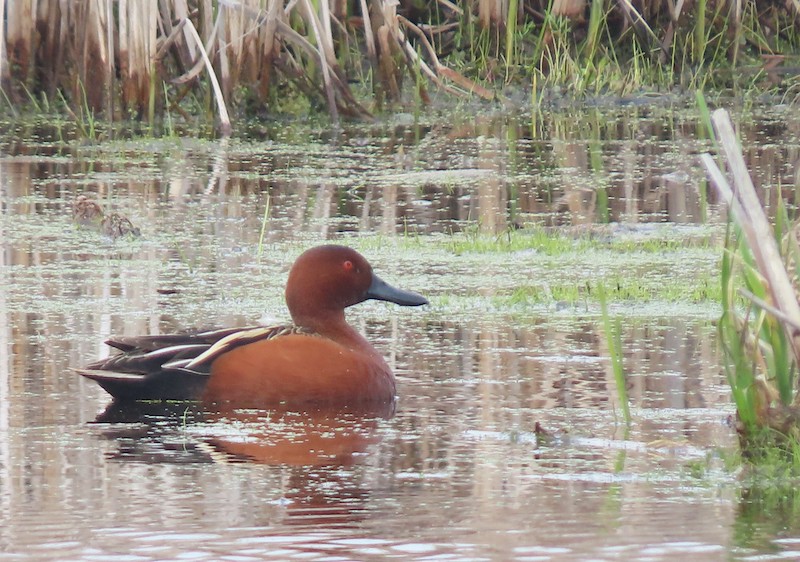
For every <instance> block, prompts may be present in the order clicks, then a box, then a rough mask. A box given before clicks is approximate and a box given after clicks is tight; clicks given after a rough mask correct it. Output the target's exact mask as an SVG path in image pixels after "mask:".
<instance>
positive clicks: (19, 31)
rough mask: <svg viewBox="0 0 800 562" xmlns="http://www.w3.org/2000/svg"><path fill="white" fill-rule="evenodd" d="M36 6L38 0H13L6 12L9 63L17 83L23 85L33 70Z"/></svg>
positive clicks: (0, 22)
mask: <svg viewBox="0 0 800 562" xmlns="http://www.w3.org/2000/svg"><path fill="white" fill-rule="evenodd" d="M35 6H36V0H13V1H12V2H9V3H8V6H7V10H6V13H7V18H8V19H7V20H6V33H7V41H8V62H9V66H10V67H13V68H15V69H16V72H17V81H18V82H19V83H22V84H26V83H27V82H28V80H29V78H30V76H31V73H32V70H33V50H34V47H33V38H34V37H35V36H36V35H35V30H34V25H35V21H36V20H35V19H34V14H35V13H36V10H35ZM0 25H2V21H0Z"/></svg>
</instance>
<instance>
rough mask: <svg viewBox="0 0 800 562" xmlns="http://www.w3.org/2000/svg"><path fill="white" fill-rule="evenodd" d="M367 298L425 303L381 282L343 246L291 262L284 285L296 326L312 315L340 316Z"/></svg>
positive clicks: (310, 252)
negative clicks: (345, 310)
mask: <svg viewBox="0 0 800 562" xmlns="http://www.w3.org/2000/svg"><path fill="white" fill-rule="evenodd" d="M368 299H375V300H382V301H389V302H393V303H395V304H399V305H401V306H420V305H423V304H428V300H427V299H426V298H425V297H423V296H422V295H420V294H418V293H414V292H412V291H404V290H402V289H398V288H396V287H392V286H391V285H389V284H388V283H386V282H385V281H383V280H382V279H381V278H380V277H378V276H377V275H375V274H374V273H373V272H372V266H370V264H369V262H368V261H367V260H366V259H365V258H364V256H362V255H361V254H359V253H358V252H356V251H355V250H353V249H352V248H347V247H345V246H337V245H332V244H331V245H325V246H317V247H315V248H311V249H310V250H307V251H305V252H304V253H303V254H301V255H300V257H298V258H297V260H296V261H295V262H294V265H293V266H292V269H291V271H290V272H289V279H288V280H287V282H286V304H287V305H288V307H289V312H290V313H291V315H292V319H293V320H294V321H295V323H297V324H299V325H304V324H305V322H306V321H307V319H308V318H313V317H314V316H324V315H328V314H330V313H337V312H338V313H341V312H342V311H343V310H344V309H345V308H347V307H348V306H352V305H354V304H358V303H360V302H364V301H365V300H368Z"/></svg>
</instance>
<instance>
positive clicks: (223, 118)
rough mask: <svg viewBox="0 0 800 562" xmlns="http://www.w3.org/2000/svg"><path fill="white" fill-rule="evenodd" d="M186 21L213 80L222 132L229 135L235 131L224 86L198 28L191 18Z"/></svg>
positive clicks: (209, 76)
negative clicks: (221, 85) (226, 103)
mask: <svg viewBox="0 0 800 562" xmlns="http://www.w3.org/2000/svg"><path fill="white" fill-rule="evenodd" d="M185 21H186V28H187V29H188V31H189V34H190V35H191V37H192V39H194V41H195V44H196V45H197V48H198V50H199V51H200V56H201V57H203V61H204V62H205V65H206V70H207V71H208V78H209V80H211V87H212V88H213V89H214V99H216V101H217V109H218V110H219V120H220V132H221V133H222V135H223V136H226V137H228V136H230V135H231V133H232V132H233V128H232V127H231V119H230V117H229V116H228V109H227V108H226V107H225V98H224V97H223V96H222V88H220V86H219V81H218V80H217V75H216V74H215V73H214V67H213V66H212V64H211V60H210V59H209V58H208V53H206V50H205V48H204V47H203V41H202V40H201V39H200V35H199V34H198V33H197V29H195V27H194V24H193V23H192V22H191V20H189V19H187V20H185Z"/></svg>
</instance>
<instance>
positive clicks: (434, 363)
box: [0, 107, 800, 560]
mask: <svg viewBox="0 0 800 562" xmlns="http://www.w3.org/2000/svg"><path fill="white" fill-rule="evenodd" d="M548 119H549V120H548V121H546V122H541V123H538V124H536V125H535V126H531V124H530V120H526V121H523V122H517V121H514V120H512V119H509V118H508V117H506V116H501V115H486V116H480V115H479V116H478V117H477V118H475V117H474V116H471V117H470V119H469V120H465V121H464V122H458V120H457V119H456V122H453V120H452V119H451V120H450V121H447V124H442V123H441V122H433V123H432V124H420V125H419V126H415V125H413V124H412V123H408V122H398V123H395V124H384V125H376V126H374V127H371V128H369V129H366V130H365V129H363V128H353V129H352V130H347V131H345V133H344V134H343V135H341V136H339V137H335V138H330V137H329V136H328V135H326V134H316V133H315V132H314V131H311V130H302V129H299V130H297V129H292V130H287V131H283V132H281V133H276V134H274V135H271V136H270V138H266V139H263V140H258V141H257V140H247V141H244V140H231V141H227V142H225V141H197V140H191V139H168V140H152V141H146V140H145V141H135V142H128V141H116V142H106V143H101V144H99V145H92V144H79V143H75V144H61V143H59V142H55V141H54V140H52V138H51V137H48V136H47V135H50V134H51V133H49V132H48V131H49V130H48V129H43V130H44V133H45V136H44V137H41V136H40V137H38V138H37V137H36V134H35V133H37V131H36V130H29V131H24V132H25V133H27V138H25V139H22V140H19V139H17V138H16V137H10V136H6V137H5V138H6V140H5V141H4V142H3V144H2V146H0V148H2V151H3V154H4V156H3V157H2V158H0V196H1V197H2V214H0V236H1V237H2V238H0V258H1V260H0V314H2V322H0V517H2V525H0V560H2V559H9V560H45V559H58V560H108V559H109V558H112V557H113V558H114V559H117V560H171V559H179V560H187V559H188V560H263V559H270V560H289V559H302V560H372V559H384V558H397V559H414V560H512V559H514V560H586V559H594V560H629V559H638V560H672V559H674V558H676V557H684V558H689V559H705V560H729V559H742V560H747V559H758V560H767V559H772V558H776V559H777V558H784V559H785V558H796V557H798V556H800V523H798V521H797V520H796V518H795V517H794V516H793V514H794V513H796V507H795V505H796V503H795V502H794V501H793V498H792V497H788V498H786V499H784V500H783V501H774V499H772V498H769V497H764V495H763V494H760V493H759V490H754V489H752V488H750V487H749V486H748V485H747V484H746V483H745V481H744V480H743V479H741V478H740V475H739V474H738V472H737V471H736V470H735V468H731V463H730V462H729V461H728V459H729V458H730V457H732V456H733V455H734V452H735V445H736V443H735V441H736V440H735V435H734V433H733V431H732V429H731V428H730V426H729V423H728V418H729V416H730V415H731V414H732V412H733V409H732V407H731V405H730V399H729V396H728V391H727V388H726V383H725V378H724V374H723V373H722V371H721V368H720V364H719V354H718V350H717V344H716V334H715V328H714V325H713V323H714V320H715V318H716V315H717V305H716V304H715V303H714V302H709V301H707V300H702V299H700V300H697V301H691V300H687V299H674V300H669V299H663V298H661V299H654V300H647V299H645V300H635V301H619V302H615V303H614V304H613V306H612V313H613V314H614V315H615V316H616V317H619V318H620V320H621V326H622V339H623V345H624V350H625V358H624V364H625V368H626V371H627V372H628V375H629V377H630V381H629V394H630V399H631V406H632V417H633V423H632V425H631V427H630V429H629V430H626V428H625V425H624V423H622V420H621V418H620V413H619V405H618V403H617V398H616V390H615V384H614V379H613V375H612V372H611V369H610V367H609V363H608V361H607V359H606V357H607V353H608V352H607V346H606V343H605V342H606V340H605V334H604V333H603V330H602V327H601V323H600V321H599V317H598V312H597V307H596V305H594V304H592V302H590V301H589V300H587V301H586V302H581V301H578V303H569V302H564V301H562V300H560V299H559V298H557V297H555V296H553V297H549V298H548V297H547V296H546V295H548V294H549V293H548V290H549V289H552V288H553V287H554V286H555V285H559V286H563V285H565V284H566V285H569V284H574V285H575V286H578V287H585V286H587V284H591V283H593V282H595V281H596V280H597V279H612V280H613V279H618V280H624V279H630V278H639V279H641V280H642V283H658V282H667V280H668V279H670V278H672V277H677V278H682V277H681V276H686V278H687V279H689V278H693V277H698V276H700V277H703V276H709V277H713V275H714V273H715V272H716V267H717V260H718V257H719V248H718V247H717V246H716V244H714V243H711V244H710V245H708V244H706V245H704V244H702V243H701V244H698V243H697V240H707V239H711V240H714V239H716V238H718V237H719V235H720V232H721V230H722V226H721V225H723V224H724V220H725V216H724V210H722V209H719V208H718V207H717V205H715V204H714V198H713V197H711V196H706V195H705V186H704V185H703V182H702V173H701V170H700V168H699V166H698V163H697V162H696V160H695V158H694V155H695V154H696V153H697V152H699V151H702V150H705V149H706V148H707V147H708V142H707V141H704V140H702V139H698V138H697V133H696V131H698V130H699V127H698V125H697V119H696V118H695V117H694V116H693V115H692V114H691V113H690V112H686V111H678V110H671V109H665V108H625V109H620V110H618V111H616V112H605V113H603V114H602V115H601V114H596V113H594V112H592V111H587V112H585V113H576V114H574V115H557V116H554V117H552V118H548ZM743 123H745V125H743V136H744V137H745V139H746V143H747V153H748V158H749V161H750V164H751V166H752V167H753V170H754V175H755V177H756V181H757V183H758V184H759V185H760V186H761V187H762V188H763V189H764V194H765V200H766V201H768V202H770V201H773V202H774V200H775V192H776V191H777V189H776V188H777V187H778V186H780V187H781V188H782V189H783V191H784V194H785V195H786V196H787V197H788V198H789V199H790V202H791V201H793V193H794V190H796V189H797V188H798V187H799V186H800V182H798V180H797V178H798V165H797V164H798V155H799V154H800V151H798V139H797V132H798V131H799V130H800V123H799V122H798V121H797V120H796V116H794V115H792V114H791V112H790V111H788V110H786V109H783V108H781V107H778V108H772V110H771V111H770V112H769V113H767V112H759V113H756V114H753V115H748V117H747V118H746V119H745V120H744V121H743ZM80 193H89V194H92V195H94V196H96V197H97V198H98V199H99V200H101V202H102V203H103V204H104V205H106V206H107V207H109V208H110V209H111V210H115V211H118V212H122V213H124V214H126V215H127V216H129V217H130V218H131V220H133V222H134V223H136V224H137V226H139V227H140V228H141V230H142V233H143V235H142V237H141V238H139V239H127V238H125V239H119V240H116V241H113V240H111V239H109V238H106V237H104V236H102V235H100V234H98V233H97V232H95V231H94V230H92V229H88V228H79V227H76V226H75V225H74V224H73V222H72V216H71V204H72V201H73V200H74V198H75V197H76V196H77V195H78V194H80ZM265 212H266V214H267V216H268V217H269V220H268V225H267V228H266V230H265V235H264V240H263V241H262V242H261V243H260V234H261V225H262V218H263V217H264V215H265ZM609 220H610V221H612V222H613V223H615V224H613V225H610V226H609V225H603V224H600V223H604V222H607V221H609ZM532 225H547V226H552V225H561V226H562V227H564V228H565V229H566V230H563V231H561V232H567V233H568V234H569V235H574V236H576V239H579V238H580V237H582V236H590V237H599V238H601V239H606V238H608V239H609V240H618V239H620V238H625V237H628V238H630V239H632V240H641V239H642V238H645V239H646V238H648V237H663V238H664V239H669V240H675V239H677V240H679V241H684V242H685V246H686V248H685V250H681V251H674V250H672V251H667V250H665V251H664V252H658V251H656V252H640V251H633V252H629V253H624V252H623V253H620V252H616V251H612V250H608V251H604V250H594V251H593V253H592V254H589V255H587V254H586V253H585V252H584V253H582V252H580V251H579V250H576V251H575V252H565V253H560V254H558V255H554V256H550V255H548V253H547V252H546V251H544V250H541V249H539V250H537V249H535V248H530V249H521V250H517V251H511V252H482V251H477V250H475V249H474V248H473V249H469V248H466V249H465V247H464V246H459V245H457V244H456V242H458V243H463V242H464V241H465V240H466V241H469V240H479V239H480V237H481V236H482V234H481V232H482V233H484V235H485V236H490V235H491V234H492V233H499V235H500V236H506V234H503V232H504V231H506V230H507V229H514V228H517V227H522V228H523V230H524V229H526V228H530V227H531V226H532ZM489 239H491V238H489ZM330 240H333V241H337V242H340V243H346V244H350V245H352V246H354V247H356V248H358V249H359V250H361V251H362V252H363V253H364V254H365V255H366V256H367V257H368V258H369V259H370V261H371V262H372V263H373V265H374V267H375V269H376V270H377V271H378V272H379V273H380V274H381V275H382V276H383V277H384V278H385V279H387V280H389V281H390V282H392V283H394V284H396V285H399V286H402V287H405V288H409V289H412V290H417V291H420V292H423V293H425V294H426V295H427V296H429V297H430V299H431V306H429V307H424V308H421V309H413V310H409V309H401V308H398V307H392V306H391V305H386V304H383V303H366V304H364V305H360V306H358V307H356V308H354V309H352V310H351V312H350V314H349V318H350V320H351V322H352V323H354V324H355V325H356V326H357V327H358V328H359V329H360V330H362V331H363V332H364V333H365V334H366V335H367V337H368V338H369V339H370V340H371V341H372V342H374V344H375V346H376V347H377V348H379V349H380V350H381V351H382V352H383V353H384V355H385V356H386V357H387V359H388V360H389V362H390V364H391V365H392V366H393V368H394V370H395V373H396V375H397V376H398V382H399V385H398V387H399V388H398V390H399V395H400V398H399V401H398V403H397V408H396V412H395V413H394V415H390V414H385V415H382V416H353V415H345V414H336V413H297V412H269V411H235V412H226V413H209V412H199V411H196V410H195V409H194V408H191V407H190V408H187V407H186V406H185V405H181V404H174V405H171V406H170V408H168V409H163V408H156V407H149V408H147V409H144V408H143V409H142V410H141V411H135V412H108V413H107V414H106V416H107V417H108V419H111V418H114V419H113V421H102V422H98V423H95V422H94V420H95V418H96V417H97V416H98V414H100V413H101V412H103V411H104V410H105V408H106V407H107V405H108V403H109V399H108V396H107V395H106V394H105V393H104V392H103V391H102V390H101V389H99V388H98V387H97V386H96V385H94V383H91V382H90V381H85V380H82V379H81V378H80V377H78V376H76V375H75V374H74V373H72V372H70V369H71V368H74V367H77V366H80V365H83V364H85V363H87V362H89V361H91V360H94V359H96V358H98V357H101V356H103V355H105V354H107V353H108V350H107V349H106V348H105V347H104V346H103V343H102V342H103V340H104V339H105V338H106V337H107V336H108V335H110V334H141V333H165V332H170V331H175V330H181V329H187V328H190V327H208V326H227V325H235V324H244V323H252V322H254V321H256V320H258V319H259V318H262V319H264V320H265V321H270V320H285V319H286V317H287V314H286V311H285V307H284V305H283V301H282V287H283V284H284V282H285V279H286V273H287V271H288V267H289V265H290V264H291V262H292V260H293V259H294V257H296V256H297V255H298V254H299V253H300V252H301V251H302V250H303V249H305V248H307V247H308V246H311V245H313V244H317V243H321V242H324V241H330ZM521 286H526V287H536V288H539V289H540V290H541V294H544V295H545V297H544V298H538V299H535V300H533V301H530V300H524V299H522V300H520V301H515V300H513V299H509V298H507V297H508V295H509V294H510V293H511V292H512V291H514V290H515V289H516V288H519V287H521ZM120 420H122V421H120ZM538 428H543V429H544V430H545V431H546V432H547V433H548V435H542V434H541V432H540V431H539V430H538ZM790 495H791V494H790ZM795 499H796V498H795Z"/></svg>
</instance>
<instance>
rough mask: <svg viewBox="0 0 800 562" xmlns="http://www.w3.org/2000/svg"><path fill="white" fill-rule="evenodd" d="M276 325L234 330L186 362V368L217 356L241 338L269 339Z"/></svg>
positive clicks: (273, 333)
mask: <svg viewBox="0 0 800 562" xmlns="http://www.w3.org/2000/svg"><path fill="white" fill-rule="evenodd" d="M276 328H277V327H276V326H266V327H262V328H253V329H251V330H243V331H241V332H234V333H233V334H231V335H229V336H225V337H224V338H222V339H221V340H219V341H218V342H217V343H215V344H214V345H212V346H211V347H209V348H208V350H206V351H204V352H203V353H201V354H200V355H198V356H197V357H195V358H194V359H193V360H192V361H190V362H189V363H187V364H186V366H185V367H184V369H192V368H194V367H196V366H197V365H200V364H201V363H204V362H205V361H206V360H208V359H209V358H212V357H216V356H217V355H219V354H221V353H224V352H225V351H227V350H228V348H229V347H231V344H233V343H235V342H236V341H238V340H241V339H254V340H255V339H260V338H266V339H269V338H271V337H274V335H275V332H276Z"/></svg>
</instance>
